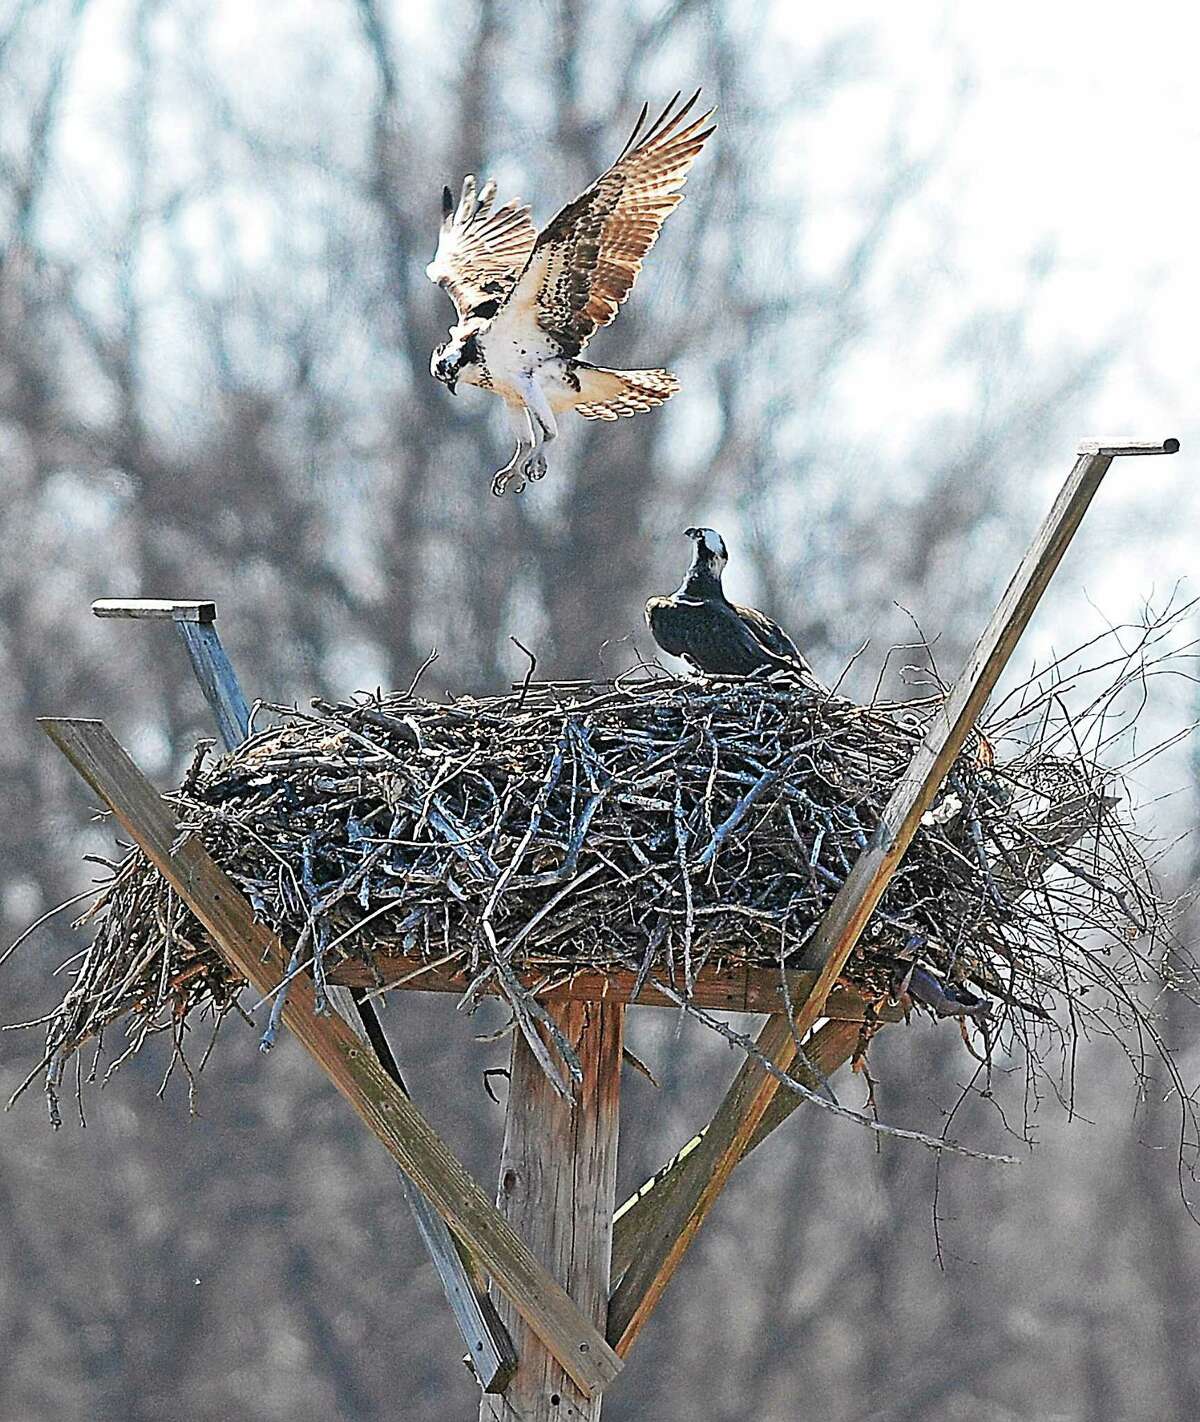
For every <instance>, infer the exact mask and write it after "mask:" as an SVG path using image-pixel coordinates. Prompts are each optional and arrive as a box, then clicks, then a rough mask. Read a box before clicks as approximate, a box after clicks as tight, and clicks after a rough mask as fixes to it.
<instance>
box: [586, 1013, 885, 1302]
mask: <svg viewBox="0 0 1200 1422" xmlns="http://www.w3.org/2000/svg"><path fill="white" fill-rule="evenodd" d="M861 1030H862V1023H861V1022H826V1023H825V1025H824V1026H823V1027H821V1028H820V1029H819V1030H818V1031H817V1032H815V1033H814V1034H813V1036H812V1037H811V1038H810V1039H809V1041H808V1042H806V1043H805V1045H804V1055H805V1057H806V1058H807V1059H808V1062H809V1063H810V1065H811V1067H812V1070H809V1068H808V1067H803V1066H800V1065H798V1064H797V1065H796V1066H794V1067H793V1069H792V1075H793V1076H795V1078H796V1080H797V1081H800V1082H802V1083H803V1084H804V1085H805V1086H807V1087H808V1088H809V1090H810V1091H817V1090H819V1089H820V1087H821V1085H822V1083H823V1082H824V1081H827V1080H828V1079H829V1078H830V1077H831V1076H832V1075H833V1074H834V1072H836V1071H837V1070H838V1069H839V1068H840V1067H842V1066H844V1065H845V1063H846V1062H848V1061H849V1060H850V1058H851V1057H852V1056H853V1055H854V1049H855V1047H856V1046H857V1045H858V1039H859V1035H860V1032H861ZM799 1104H800V1098H799V1097H798V1096H796V1095H794V1094H793V1093H792V1092H790V1091H781V1092H779V1093H778V1094H777V1095H776V1097H775V1099H774V1101H772V1102H771V1104H770V1106H769V1107H768V1108H767V1110H766V1112H765V1113H764V1114H763V1118H762V1120H761V1121H760V1122H759V1126H758V1129H757V1130H756V1131H755V1133H754V1135H753V1136H751V1138H750V1141H749V1144H748V1145H747V1146H746V1149H745V1151H743V1153H742V1159H743V1160H744V1159H745V1158H746V1156H748V1155H749V1154H750V1152H751V1151H752V1150H754V1149H755V1147H757V1146H758V1145H760V1144H761V1143H762V1142H763V1141H764V1140H765V1139H766V1138H767V1136H769V1135H770V1134H771V1132H772V1131H774V1130H775V1128H776V1127H777V1126H779V1125H782V1123H783V1122H784V1120H786V1119H787V1117H788V1116H789V1115H790V1114H791V1113H792V1111H793V1110H795V1108H796V1107H797V1106H798V1105H799ZM703 1139H704V1132H703V1131H702V1132H700V1134H699V1135H695V1136H693V1137H692V1138H691V1140H690V1141H688V1143H687V1144H686V1145H685V1146H684V1147H683V1149H682V1150H679V1151H677V1152H676V1154H675V1155H673V1156H672V1157H671V1159H670V1160H669V1161H668V1162H667V1163H666V1165H664V1166H663V1168H662V1169H661V1170H659V1171H657V1172H656V1173H655V1174H654V1175H652V1176H651V1177H650V1179H649V1180H647V1181H646V1183H645V1184H644V1185H643V1186H642V1187H641V1188H640V1189H639V1190H638V1191H637V1192H636V1194H633V1195H631V1196H630V1197H629V1199H628V1200H626V1201H625V1203H624V1204H623V1205H622V1206H621V1208H620V1209H619V1210H618V1211H617V1213H616V1214H615V1215H614V1216H613V1242H612V1277H613V1280H614V1281H618V1280H620V1279H621V1278H622V1276H623V1275H624V1274H625V1271H626V1270H627V1269H628V1268H629V1266H630V1264H632V1263H633V1260H634V1259H635V1257H636V1256H637V1253H638V1250H639V1249H640V1248H641V1244H642V1241H643V1240H644V1239H646V1238H647V1237H648V1236H649V1234H650V1233H651V1231H652V1229H653V1227H654V1224H655V1222H656V1221H657V1220H659V1219H661V1218H662V1215H663V1212H664V1210H665V1209H666V1207H667V1202H668V1201H669V1199H670V1198H671V1196H672V1195H673V1194H674V1192H675V1189H676V1187H677V1186H678V1184H679V1181H680V1177H681V1176H682V1174H683V1166H684V1164H685V1162H686V1161H687V1160H688V1158H689V1157H690V1156H691V1155H692V1153H693V1152H694V1151H695V1150H696V1148H697V1147H698V1146H699V1145H700V1143H701V1141H703Z"/></svg>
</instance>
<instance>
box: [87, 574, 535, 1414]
mask: <svg viewBox="0 0 1200 1422" xmlns="http://www.w3.org/2000/svg"><path fill="white" fill-rule="evenodd" d="M92 613H93V614H94V615H95V616H96V617H123V618H132V619H137V620H146V619H169V620H170V621H171V623H172V624H173V625H174V627H175V630H176V632H177V633H178V634H179V638H180V640H181V641H182V642H183V645H184V648H185V650H186V651H187V654H188V660H189V661H190V662H191V664H192V672H193V673H194V675H195V677H196V681H197V682H198V683H199V685H200V690H201V691H202V692H203V693H204V699H205V701H207V702H208V707H209V710H210V711H211V712H212V714H213V719H214V720H215V721H216V723H217V729H218V730H219V731H220V734H221V740H222V742H223V744H224V746H225V749H226V750H230V751H231V750H234V749H235V748H236V747H238V746H240V745H241V744H243V742H244V741H245V740H246V739H247V737H248V736H249V733H250V711H249V708H248V707H247V704H246V698H245V695H244V694H243V692H242V688H241V683H240V682H239V681H238V677H237V673H236V672H235V671H234V669H233V663H232V662H231V661H230V660H229V657H228V655H227V653H226V651H225V648H224V647H223V646H222V644H221V637H220V634H219V633H218V631H217V629H216V627H215V625H214V624H215V623H216V620H217V605H216V603H215V602H212V601H197V600H193V599H186V598H170V599H168V598H100V599H98V600H97V601H96V602H93V603H92ZM326 995H327V997H328V998H329V1001H330V1002H331V1003H332V1004H333V1006H334V1008H335V1009H336V1011H337V1012H339V1013H340V1014H341V1016H342V1017H343V1018H345V1020H346V1021H347V1022H348V1023H349V1024H350V1026H351V1027H352V1028H353V1030H354V1032H355V1034H356V1035H357V1036H358V1037H359V1038H360V1040H362V1041H364V1042H365V1043H366V1044H367V1046H368V1047H369V1048H371V1049H372V1050H374V1051H375V1052H376V1055H377V1056H378V1057H379V1059H380V1061H381V1062H382V1063H383V1067H384V1070H385V1071H386V1072H387V1074H388V1075H389V1076H390V1077H391V1078H392V1080H393V1081H394V1082H395V1083H396V1085H397V1086H398V1087H399V1088H400V1090H401V1091H403V1092H404V1093H405V1095H407V1094H408V1091H407V1088H406V1087H405V1085H404V1079H403V1077H402V1076H401V1074H400V1068H399V1066H398V1065H397V1063H396V1059H395V1057H394V1056H393V1055H392V1052H391V1048H390V1047H389V1045H388V1041H387V1037H386V1036H385V1035H384V1031H383V1027H382V1025H381V1024H380V1022H379V1018H378V1016H377V1015H376V1012H375V1008H374V1006H373V1005H372V1004H371V1003H369V1002H366V1001H365V1000H364V998H363V994H362V992H361V991H351V989H349V988H347V987H335V986H332V985H330V986H329V988H328V989H327V993H326ZM399 1183H400V1193H401V1194H402V1195H403V1196H404V1198H405V1201H406V1202H407V1204H408V1207H409V1209H410V1210H411V1211H412V1214H413V1218H414V1220H415V1221H416V1225H417V1230H418V1232H419V1233H420V1236H421V1241H422V1243H423V1244H424V1245H425V1249H426V1252H427V1253H428V1254H429V1258H430V1261H431V1262H432V1264H433V1267H434V1270H435V1272H436V1273H437V1276H438V1279H439V1280H440V1282H441V1285H442V1291H443V1293H444V1294H445V1295H446V1302H447V1303H448V1304H449V1305H450V1310H451V1312H452V1313H453V1315H454V1321H455V1322H456V1323H457V1325H458V1330H459V1332H460V1333H461V1334H462V1338H463V1342H464V1343H465V1344H466V1347H467V1355H466V1362H467V1363H468V1365H469V1366H470V1368H471V1371H472V1372H473V1373H474V1375H475V1377H476V1379H477V1381H478V1382H479V1385H480V1387H481V1388H482V1389H483V1391H484V1392H503V1391H504V1389H505V1388H506V1387H507V1386H508V1383H509V1381H510V1380H511V1378H512V1375H513V1372H514V1371H515V1369H516V1366H517V1354H516V1349H515V1348H514V1347H513V1343H512V1339H511V1338H510V1337H509V1333H508V1330H507V1329H506V1328H505V1326H504V1324H503V1322H502V1321H501V1319H500V1316H499V1314H498V1313H497V1312H496V1306H495V1304H494V1303H493V1302H492V1300H491V1299H490V1298H489V1297H488V1293H487V1288H486V1285H483V1286H482V1287H480V1286H479V1285H478V1283H477V1281H476V1280H475V1278H474V1277H473V1270H472V1268H471V1261H470V1258H469V1256H467V1255H465V1254H464V1253H462V1252H460V1248H459V1246H458V1244H457V1242H456V1241H455V1239H454V1237H453V1235H451V1233H450V1231H449V1230H448V1229H447V1228H446V1223H445V1221H444V1220H443V1219H442V1218H441V1216H440V1215H439V1214H438V1213H437V1211H436V1210H435V1209H434V1208H433V1207H432V1206H431V1205H430V1203H429V1201H428V1200H427V1199H426V1198H425V1196H424V1195H422V1194H421V1192H420V1190H418V1189H417V1187H416V1186H415V1185H414V1184H413V1183H412V1181H411V1180H410V1179H409V1178H408V1176H407V1175H405V1173H404V1172H403V1171H400V1172H399Z"/></svg>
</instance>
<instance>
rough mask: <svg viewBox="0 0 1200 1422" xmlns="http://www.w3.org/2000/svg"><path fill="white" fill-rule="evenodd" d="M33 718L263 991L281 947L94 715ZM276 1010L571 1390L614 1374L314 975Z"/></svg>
mask: <svg viewBox="0 0 1200 1422" xmlns="http://www.w3.org/2000/svg"><path fill="white" fill-rule="evenodd" d="M40 724H41V726H42V728H43V730H44V731H45V732H46V734H47V735H48V736H49V737H50V739H51V740H52V741H53V742H54V743H55V745H57V746H58V748H59V749H60V750H61V751H62V752H63V754H64V755H65V756H66V757H67V759H68V760H69V761H70V762H71V764H72V765H74V766H75V768H76V770H78V771H79V773H80V775H81V776H82V777H83V778H84V780H85V781H86V782H87V783H88V784H89V785H90V786H91V788H92V789H93V790H94V791H95V792H96V793H97V794H98V795H100V796H101V798H102V799H103V800H104V801H105V802H106V803H107V804H108V805H109V806H110V807H111V808H112V810H113V813H114V814H115V815H116V817H117V819H118V821H119V822H120V823H121V825H122V826H123V827H124V829H125V830H126V831H127V832H128V833H129V834H130V835H132V837H133V838H134V840H135V841H136V842H137V843H138V844H139V845H140V846H141V847H142V849H143V850H144V851H145V853H146V854H147V856H148V857H149V858H150V860H151V861H152V862H153V863H154V865H155V866H156V867H157V868H158V870H159V872H160V873H161V874H162V875H163V876H164V877H165V878H166V879H167V881H168V882H169V883H170V884H171V885H172V886H173V887H174V888H175V889H176V891H177V892H178V893H179V894H180V896H181V897H182V898H183V899H184V901H185V902H186V903H187V904H188V906H189V907H190V908H191V909H192V911H193V913H195V914H196V916H197V918H199V919H200V921H201V922H202V923H203V924H204V926H205V928H207V929H208V931H209V933H210V934H211V935H212V937H213V940H214V942H215V943H216V944H217V945H218V947H219V948H220V949H221V951H222V952H223V953H224V954H225V955H226V957H227V958H228V959H229V961H230V963H231V964H232V965H233V967H234V968H235V969H236V971H238V972H239V973H241V974H242V975H243V976H245V977H246V978H247V979H248V980H249V982H250V983H251V984H252V985H253V986H254V987H255V988H256V989H257V990H258V991H259V992H262V993H267V992H271V991H272V990H273V989H274V988H275V987H276V986H277V985H278V983H279V982H280V980H281V978H282V977H283V974H284V973H285V971H286V964H287V954H286V952H285V950H284V948H283V945H282V944H281V943H280V941H279V939H278V938H277V937H276V936H275V934H273V933H272V932H270V930H268V929H267V928H266V927H265V926H264V925H263V924H261V923H258V922H257V921H256V920H255V918H254V914H253V911H252V909H251V908H250V905H249V904H248V903H247V901H246V899H245V898H244V897H243V896H242V894H240V893H239V892H238V890H237V888H236V887H235V886H234V884H233V883H232V882H231V880H230V879H229V878H228V877H227V876H226V874H225V873H224V871H223V870H222V869H221V868H220V867H219V866H218V865H217V864H216V863H215V862H214V861H213V859H212V858H211V857H210V856H209V854H208V852H207V851H206V850H205V848H204V846H203V845H202V844H200V843H199V841H198V840H196V839H194V838H191V837H185V838H183V839H182V840H180V841H179V843H178V844H176V843H175V838H176V829H175V821H174V816H173V815H172V813H171V810H170V808H169V807H168V806H167V805H166V803H165V802H164V801H163V800H162V798H161V797H160V796H159V795H158V793H157V792H156V791H155V789H154V787H153V786H152V785H151V784H150V782H149V781H148V780H147V779H146V778H145V777H144V776H143V775H142V773H141V772H140V771H139V770H138V768H137V767H136V766H135V765H134V764H133V762H132V761H131V760H130V759H129V756H128V755H127V754H126V752H125V751H124V749H123V748H122V747H121V746H120V745H119V744H118V743H117V741H116V740H115V739H114V738H113V737H112V735H111V734H110V732H109V731H108V729H107V727H106V726H105V725H104V724H103V722H100V721H77V720H58V719H49V718H48V719H44V720H42V721H41V723H40ZM283 1018H284V1022H285V1023H286V1024H287V1026H288V1027H289V1028H290V1029H291V1031H292V1032H294V1033H295V1034H296V1036H297V1037H298V1038H299V1039H300V1041H301V1042H302V1043H303V1045H304V1046H305V1047H306V1048H307V1049H308V1051H309V1053H310V1054H311V1055H312V1056H313V1057H315V1058H316V1060H317V1061H318V1062H319V1063H320V1064H321V1066H322V1067H323V1069H324V1070H325V1072H326V1074H327V1075H328V1076H329V1078H330V1080H331V1081H332V1082H333V1084H334V1085H335V1086H336V1087H337V1088H338V1090H339V1091H340V1092H341V1093H342V1094H343V1096H345V1097H346V1099H347V1100H348V1101H349V1102H350V1104H351V1105H352V1106H353V1107H354V1109H355V1110H356V1111H357V1112H358V1113H359V1115H360V1116H361V1117H362V1119H363V1120H364V1121H365V1122H366V1124H367V1126H368V1127H369V1128H370V1130H371V1131H372V1133H373V1134H374V1135H375V1136H376V1137H377V1138H378V1139H379V1140H380V1142H381V1143H382V1144H383V1145H384V1147H385V1149H386V1150H387V1151H388V1152H389V1154H390V1155H391V1156H392V1157H393V1159H394V1160H395V1161H396V1162H397V1163H398V1164H399V1165H400V1167H401V1168H402V1169H403V1170H404V1171H405V1173H406V1174H407V1175H408V1176H409V1177H410V1178H411V1179H412V1180H413V1181H414V1182H415V1183H416V1184H417V1185H418V1186H419V1187H420V1189H421V1190H422V1192H423V1193H424V1194H425V1196H426V1197H427V1198H428V1200H429V1201H430V1203H431V1204H432V1205H433V1206H434V1207H435V1208H436V1209H437V1211H438V1212H439V1213H440V1214H441V1216H442V1217H443V1218H444V1219H445V1220H446V1222H447V1223H448V1224H449V1225H450V1226H451V1228H452V1229H453V1230H454V1232H455V1233H456V1234H457V1235H458V1236H459V1238H460V1239H462V1240H463V1241H464V1242H465V1243H466V1244H467V1246H468V1248H469V1249H470V1250H471V1252H472V1253H473V1254H474V1256H475V1257H476V1258H477V1259H478V1260H479V1261H480V1263H481V1264H482V1265H483V1266H484V1267H485V1268H486V1269H487V1271H488V1273H489V1274H490V1275H491V1277H492V1278H493V1279H494V1280H495V1282H496V1284H497V1286H498V1287H499V1288H500V1289H501V1290H502V1291H503V1292H504V1294H505V1295H506V1296H507V1297H508V1298H509V1299H510V1300H511V1301H512V1303H513V1305H514V1306H515V1308H516V1309H517V1311H518V1312H519V1314H520V1316H521V1317H522V1318H523V1319H524V1320H525V1322H526V1323H528V1325H529V1327H530V1328H531V1330H532V1331H533V1332H534V1333H535V1334H536V1335H537V1336H538V1337H539V1338H540V1339H541V1340H542V1342H543V1343H544V1344H545V1346H546V1348H547V1349H548V1350H549V1351H550V1352H551V1353H552V1354H553V1356H554V1357H555V1358H556V1359H557V1360H558V1362H559V1363H560V1364H561V1365H562V1367H563V1369H564V1371H565V1372H566V1373H567V1374H568V1375H569V1376H570V1377H571V1378H572V1379H573V1380H574V1382H575V1383H576V1384H577V1386H578V1387H579V1388H580V1390H581V1391H582V1392H583V1393H584V1394H585V1395H587V1396H592V1395H593V1394H595V1393H596V1392H599V1391H600V1390H601V1389H602V1388H604V1387H605V1386H606V1385H607V1384H608V1383H609V1382H611V1381H612V1379H613V1378H614V1377H615V1376H616V1374H617V1373H618V1372H619V1370H620V1368H621V1362H620V1359H619V1358H617V1357H616V1355H615V1354H614V1353H613V1351H612V1350H611V1349H610V1348H609V1347H608V1345H607V1343H606V1342H605V1340H604V1337H603V1335H602V1334H601V1333H600V1332H599V1331H598V1330H597V1328H596V1327H595V1325H594V1324H593V1323H592V1322H590V1321H589V1320H588V1319H587V1318H585V1317H584V1315H583V1314H582V1313H581V1312H580V1310H579V1309H578V1308H577V1307H576V1306H575V1304H574V1303H573V1302H572V1301H571V1299H570V1298H569V1297H568V1295H567V1294H566V1292H565V1291H564V1290H563V1288H562V1286H561V1285H560V1284H559V1283H558V1282H557V1281H556V1280H555V1279H554V1278H553V1277H552V1276H551V1275H550V1274H549V1273H548V1272H547V1270H546V1269H545V1268H544V1267H543V1266H542V1265H541V1264H540V1263H539V1262H538V1261H537V1259H535V1258H534V1256H533V1254H532V1253H531V1252H530V1250H529V1248H528V1246H527V1245H526V1244H525V1243H524V1241H523V1240H521V1239H520V1237H519V1236H518V1235H517V1234H516V1232H515V1231H514V1230H513V1229H512V1227H511V1225H509V1223H508V1222H507V1220H505V1219H504V1217H503V1216H502V1215H501V1214H500V1213H499V1212H498V1211H497V1210H496V1209H495V1207H494V1206H493V1205H492V1204H490V1202H489V1201H488V1200H487V1198H486V1197H485V1196H484V1194H483V1192H482V1191H481V1190H480V1189H479V1186H478V1185H477V1184H476V1183H475V1181H474V1180H473V1179H472V1178H471V1176H470V1175H469V1174H468V1173H467V1171H466V1170H465V1169H464V1168H463V1166H462V1165H461V1164H460V1162H459V1161H458V1159H457V1158H456V1157H455V1156H454V1155H453V1153H452V1152H451V1151H450V1150H449V1149H448V1148H447V1147H446V1145H445V1144H444V1143H443V1142H442V1140H441V1139H440V1137H439V1136H438V1135H437V1133H436V1132H435V1131H434V1130H433V1128H432V1127H431V1126H430V1125H429V1123H428V1121H426V1119H425V1117H424V1116H423V1115H422V1114H421V1112H420V1111H418V1110H417V1108H416V1106H415V1105H414V1104H413V1103H412V1102H411V1101H410V1100H409V1099H408V1097H406V1096H405V1095H404V1094H403V1093H402V1092H401V1091H399V1090H398V1089H397V1087H396V1086H395V1084H394V1083H393V1082H392V1081H391V1080H390V1078H389V1077H388V1075H387V1073H386V1072H385V1071H384V1069H383V1067H382V1065H381V1064H380V1062H379V1060H378V1058H377V1057H376V1055H375V1054H374V1052H373V1051H368V1050H364V1048H363V1045H362V1044H361V1043H360V1042H359V1040H358V1038H357V1037H356V1036H355V1034H354V1032H353V1031H352V1030H351V1028H350V1027H349V1026H348V1025H347V1024H346V1023H345V1022H343V1021H342V1019H341V1018H340V1017H337V1016H336V1015H330V1016H327V1017H318V1016H317V1014H316V1012H315V1010H314V998H313V987H312V984H311V982H310V981H308V980H307V979H306V978H305V977H304V976H303V975H300V976H297V977H296V978H294V979H293V980H292V983H291V987H290V989H289V992H288V997H287V1003H286V1006H285V1007H284V1013H283Z"/></svg>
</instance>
